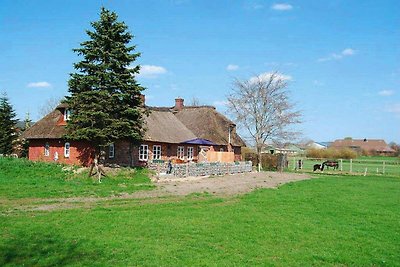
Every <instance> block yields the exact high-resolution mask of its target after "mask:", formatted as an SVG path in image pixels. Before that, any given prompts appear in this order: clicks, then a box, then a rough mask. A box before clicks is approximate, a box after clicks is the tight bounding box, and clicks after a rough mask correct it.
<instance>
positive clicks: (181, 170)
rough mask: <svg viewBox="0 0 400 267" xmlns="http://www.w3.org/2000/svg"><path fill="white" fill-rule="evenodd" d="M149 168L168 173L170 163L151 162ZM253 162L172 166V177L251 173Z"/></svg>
mask: <svg viewBox="0 0 400 267" xmlns="http://www.w3.org/2000/svg"><path fill="white" fill-rule="evenodd" d="M148 168H149V169H151V170H153V171H155V172H157V173H164V174H165V173H167V171H168V162H167V161H163V160H154V161H149V164H148ZM251 171H252V163H251V161H246V162H244V161H242V162H232V163H224V162H205V163H185V164H172V170H171V175H172V176H175V177H188V176H206V175H225V174H235V173H243V172H251Z"/></svg>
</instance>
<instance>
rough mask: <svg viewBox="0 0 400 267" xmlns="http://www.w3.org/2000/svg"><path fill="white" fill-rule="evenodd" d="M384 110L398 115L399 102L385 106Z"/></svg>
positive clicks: (399, 111) (399, 109)
mask: <svg viewBox="0 0 400 267" xmlns="http://www.w3.org/2000/svg"><path fill="white" fill-rule="evenodd" d="M386 111H387V112H390V113H396V114H399V115H400V103H397V104H392V105H389V106H387V107H386Z"/></svg>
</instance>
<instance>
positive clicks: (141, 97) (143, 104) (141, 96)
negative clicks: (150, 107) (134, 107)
mask: <svg viewBox="0 0 400 267" xmlns="http://www.w3.org/2000/svg"><path fill="white" fill-rule="evenodd" d="M140 100H141V101H142V106H143V107H144V106H145V105H146V96H145V95H143V94H140Z"/></svg>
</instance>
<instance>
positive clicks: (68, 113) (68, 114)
mask: <svg viewBox="0 0 400 267" xmlns="http://www.w3.org/2000/svg"><path fill="white" fill-rule="evenodd" d="M70 117H71V110H70V109H67V108H66V109H65V110H64V121H69V119H70Z"/></svg>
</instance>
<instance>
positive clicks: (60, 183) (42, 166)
mask: <svg viewBox="0 0 400 267" xmlns="http://www.w3.org/2000/svg"><path fill="white" fill-rule="evenodd" d="M62 168H63V166H62V165H57V164H49V163H43V162H31V161H28V160H24V159H14V158H0V199H1V198H5V197H7V198H8V199H13V198H27V197H29V198H54V197H73V196H110V195H116V194H119V193H122V192H126V193H132V192H135V191H138V190H144V189H151V188H153V185H152V184H151V182H150V179H149V178H148V176H147V170H145V169H122V170H121V171H119V172H118V173H116V174H109V175H108V176H107V177H104V178H103V180H102V183H101V184H99V183H98V181H97V180H96V179H97V178H96V177H93V179H92V178H88V173H87V172H84V173H81V174H75V173H74V172H73V171H72V170H68V171H63V170H62Z"/></svg>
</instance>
